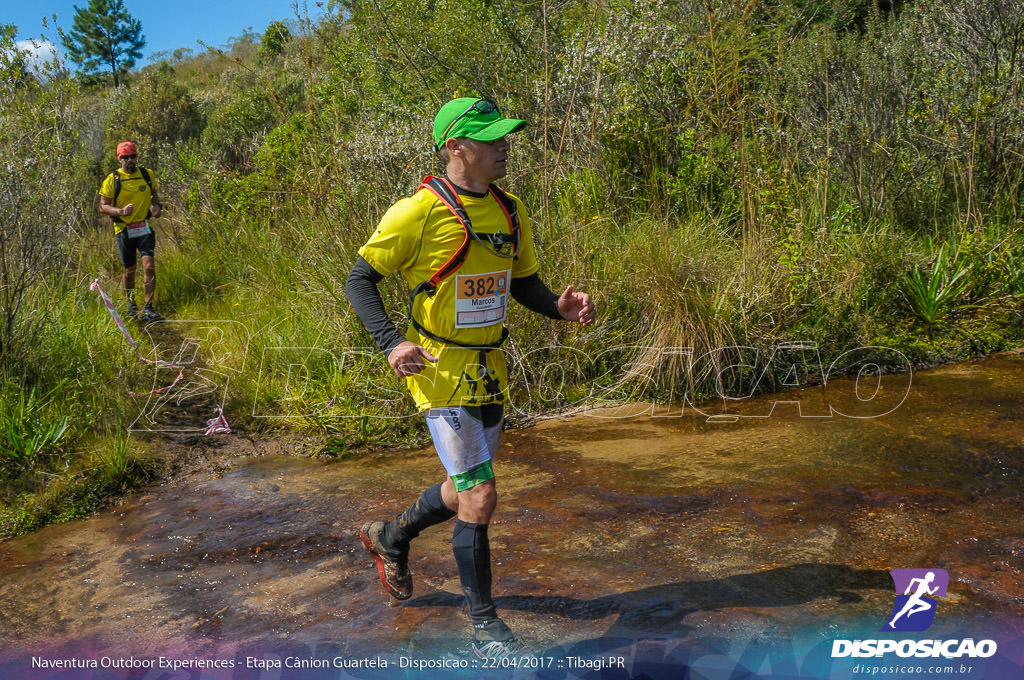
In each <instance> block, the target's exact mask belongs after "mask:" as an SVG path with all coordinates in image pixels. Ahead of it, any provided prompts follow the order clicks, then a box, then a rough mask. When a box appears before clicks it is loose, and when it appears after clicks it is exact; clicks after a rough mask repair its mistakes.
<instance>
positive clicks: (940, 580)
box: [882, 569, 949, 633]
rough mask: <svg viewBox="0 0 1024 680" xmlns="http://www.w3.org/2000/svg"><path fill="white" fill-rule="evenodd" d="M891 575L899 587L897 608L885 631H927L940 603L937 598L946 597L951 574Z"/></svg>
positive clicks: (910, 571) (913, 572) (923, 571)
mask: <svg viewBox="0 0 1024 680" xmlns="http://www.w3.org/2000/svg"><path fill="white" fill-rule="evenodd" d="M889 574H890V575H891V576H892V581H893V584H894V585H895V586H896V593H897V595H896V604H895V605H893V608H892V616H890V617H889V622H888V623H887V624H886V625H885V627H884V628H882V630H886V631H900V632H904V633H911V632H917V631H922V630H926V629H927V628H928V627H929V626H931V625H932V623H934V622H935V608H936V604H937V601H936V600H935V599H934V597H945V596H946V589H947V588H948V587H949V573H948V572H947V571H946V570H945V569H893V570H892V571H890V572H889ZM899 593H903V594H902V595H900V594H899ZM931 596H934V597H931Z"/></svg>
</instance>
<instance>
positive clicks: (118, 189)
mask: <svg viewBox="0 0 1024 680" xmlns="http://www.w3.org/2000/svg"><path fill="white" fill-rule="evenodd" d="M138 158H139V152H138V150H137V149H136V147H135V143H134V142H121V143H120V144H118V145H117V160H118V161H119V162H120V163H121V167H120V168H118V169H117V170H115V171H114V172H112V173H110V174H109V175H107V176H106V177H105V178H104V180H103V184H101V185H100V207H99V211H100V212H101V213H103V214H105V215H110V216H111V217H112V218H113V220H114V236H115V238H116V239H117V247H118V250H119V251H120V253H121V264H122V266H123V267H124V272H123V273H122V275H121V285H122V286H123V287H124V292H125V295H126V296H127V298H128V305H127V315H128V317H130V318H134V317H135V315H136V314H138V311H139V306H138V305H137V304H135V268H136V264H135V263H136V251H137V252H138V254H139V255H141V256H142V277H143V278H142V290H143V293H144V295H145V303H146V306H145V307H144V308H143V310H142V319H143V320H144V321H153V320H155V319H159V318H160V315H159V314H158V313H157V311H156V310H155V309H154V308H153V292H154V291H155V290H156V260H155V258H154V256H153V251H154V250H155V249H156V234H154V233H153V228H152V227H150V226H149V222H148V218H150V217H160V211H161V210H162V208H163V205H162V204H161V203H160V201H159V199H157V197H156V188H157V181H156V177H154V176H153V173H152V171H151V170H147V169H146V168H143V167H142V166H140V165H139V164H138Z"/></svg>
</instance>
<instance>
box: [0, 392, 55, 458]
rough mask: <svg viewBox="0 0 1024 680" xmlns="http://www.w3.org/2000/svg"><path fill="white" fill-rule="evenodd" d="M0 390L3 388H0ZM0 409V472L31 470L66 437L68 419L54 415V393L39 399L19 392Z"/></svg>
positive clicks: (30, 394)
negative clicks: (4, 468)
mask: <svg viewBox="0 0 1024 680" xmlns="http://www.w3.org/2000/svg"><path fill="white" fill-rule="evenodd" d="M0 387H2V386H0ZM5 391H6V392H7V396H8V397H13V398H11V399H10V401H8V402H7V404H6V405H4V406H3V407H2V408H0V469H3V467H13V468H14V469H15V470H20V471H24V470H30V469H32V468H33V467H34V466H35V465H36V463H37V461H38V460H39V458H40V457H41V456H43V455H44V454H47V453H51V452H53V451H55V450H57V449H58V448H59V447H60V445H61V444H62V443H63V442H64V440H65V438H66V437H67V436H68V434H69V432H68V430H69V427H70V424H71V418H70V416H68V415H64V414H59V413H56V412H55V408H54V401H55V394H57V393H58V390H57V389H54V390H51V391H50V392H49V393H47V394H45V395H43V396H42V397H39V396H38V395H37V394H36V392H35V390H31V391H30V392H28V394H26V393H24V392H21V393H20V394H19V395H18V396H13V395H11V394H10V392H11V391H12V390H9V389H8V390H2V389H0V393H3V392H5Z"/></svg>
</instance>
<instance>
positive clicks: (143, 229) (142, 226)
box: [128, 222, 150, 238]
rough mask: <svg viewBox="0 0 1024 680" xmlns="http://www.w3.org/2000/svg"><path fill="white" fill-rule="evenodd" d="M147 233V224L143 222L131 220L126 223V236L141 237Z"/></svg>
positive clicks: (148, 231)
mask: <svg viewBox="0 0 1024 680" xmlns="http://www.w3.org/2000/svg"><path fill="white" fill-rule="evenodd" d="M149 233H150V230H149V225H148V224H146V223H145V222H132V223H131V224H129V225H128V238H142V237H143V236H146V235H147V234H149Z"/></svg>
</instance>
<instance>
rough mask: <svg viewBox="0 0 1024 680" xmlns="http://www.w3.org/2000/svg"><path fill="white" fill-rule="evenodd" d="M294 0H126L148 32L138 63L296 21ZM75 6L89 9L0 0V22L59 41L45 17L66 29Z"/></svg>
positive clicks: (26, 35)
mask: <svg viewBox="0 0 1024 680" xmlns="http://www.w3.org/2000/svg"><path fill="white" fill-rule="evenodd" d="M293 4H296V3H295V0H245V1H244V2H243V1H240V0H231V1H227V2H222V1H218V0H202V1H201V0H124V5H125V8H127V10H128V13H129V14H131V15H132V16H133V17H135V18H136V19H138V20H139V21H141V22H142V33H143V35H145V36H146V46H145V47H143V48H142V59H141V60H140V61H139V63H138V64H137V66H144V65H145V64H148V63H150V62H151V61H152V57H153V55H154V54H155V53H157V52H162V51H173V50H174V49H176V48H178V47H189V48H192V49H193V50H194V51H195V52H197V53H198V52H201V51H202V50H203V48H202V47H201V46H200V45H199V44H198V42H197V41H200V40H201V41H203V42H204V43H206V44H207V45H209V46H211V47H221V46H223V45H224V44H225V43H227V41H228V40H229V39H230V38H232V37H234V36H238V35H241V34H242V32H243V31H244V30H245V29H246V28H251V29H252V30H253V31H255V32H256V33H257V34H261V35H262V33H263V31H264V30H265V29H266V28H267V24H269V23H270V22H272V21H279V20H288V19H294V18H295V11H294V10H293V8H292V5H293ZM322 4H323V7H317V6H316V2H315V1H314V0H306V1H303V0H299V2H298V6H299V10H300V12H303V11H304V9H308V11H309V14H310V16H312V17H319V16H321V15H322V14H323V12H324V11H326V7H327V2H326V0H324V1H323V3H322ZM75 5H78V6H79V7H82V8H85V7H88V6H89V0H38V1H36V2H33V1H32V0H27V1H25V0H0V23H4V24H14V25H15V26H17V27H18V35H17V39H18V40H19V41H20V40H27V39H38V38H39V36H40V34H43V35H44V36H45V37H47V38H48V39H49V40H50V41H51V42H53V43H55V44H57V45H59V44H60V41H59V40H58V37H57V32H56V30H54V29H53V27H52V22H51V26H50V27H49V28H47V29H43V26H42V21H43V17H46V18H47V20H48V21H49V18H50V16H51V15H52V14H54V13H56V14H57V25H58V26H60V27H61V28H63V29H64V30H65V31H66V30H69V29H70V28H71V24H72V22H73V20H74V15H75V9H74V7H75ZM61 49H62V48H61Z"/></svg>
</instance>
